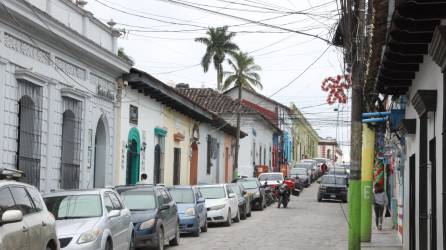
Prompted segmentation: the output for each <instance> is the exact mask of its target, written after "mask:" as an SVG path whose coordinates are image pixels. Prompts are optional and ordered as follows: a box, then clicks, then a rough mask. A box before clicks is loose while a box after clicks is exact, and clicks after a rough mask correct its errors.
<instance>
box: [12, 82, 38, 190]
mask: <svg viewBox="0 0 446 250" xmlns="http://www.w3.org/2000/svg"><path fill="white" fill-rule="evenodd" d="M42 102H43V97H42V88H41V87H40V86H37V85H34V84H32V83H30V82H27V81H21V80H19V81H18V107H19V110H18V123H17V124H18V129H17V131H18V134H17V157H16V162H17V169H18V170H21V171H23V172H25V177H24V179H23V181H24V182H26V183H28V184H31V185H33V186H36V187H37V188H39V184H40V159H41V151H40V145H41V137H42Z"/></svg>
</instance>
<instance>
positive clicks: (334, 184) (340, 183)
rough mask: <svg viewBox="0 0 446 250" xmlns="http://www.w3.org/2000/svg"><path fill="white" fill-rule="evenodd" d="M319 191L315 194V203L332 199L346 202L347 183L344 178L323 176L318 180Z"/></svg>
mask: <svg viewBox="0 0 446 250" xmlns="http://www.w3.org/2000/svg"><path fill="white" fill-rule="evenodd" d="M317 182H318V183H320V186H319V191H318V193H317V201H319V202H320V201H322V200H323V199H334V200H341V201H342V202H347V197H348V182H347V178H346V177H345V176H342V175H341V176H340V175H324V176H322V177H321V179H320V180H318V181H317Z"/></svg>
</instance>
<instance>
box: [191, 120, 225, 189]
mask: <svg viewBox="0 0 446 250" xmlns="http://www.w3.org/2000/svg"><path fill="white" fill-rule="evenodd" d="M199 128H200V144H199V145H198V174H197V175H198V178H197V179H198V184H214V183H222V182H223V180H224V133H223V132H222V131H220V130H218V129H217V128H215V127H212V126H210V125H209V124H207V123H201V124H200V126H199ZM208 135H211V136H212V137H213V138H215V139H216V140H217V143H218V144H219V145H220V146H219V150H218V153H217V157H216V158H215V159H214V158H211V163H212V167H211V171H210V174H207V172H206V170H207V136H208ZM217 177H218V178H217Z"/></svg>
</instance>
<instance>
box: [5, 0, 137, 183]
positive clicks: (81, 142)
mask: <svg viewBox="0 0 446 250" xmlns="http://www.w3.org/2000/svg"><path fill="white" fill-rule="evenodd" d="M118 36H119V32H117V31H115V30H113V29H112V28H110V27H108V26H106V25H104V24H103V23H101V22H99V21H98V20H97V19H95V18H94V17H93V15H92V14H91V13H90V12H88V11H85V10H84V9H82V8H81V7H79V6H77V5H76V4H74V3H73V2H71V1H67V0H28V1H25V0H5V1H2V3H1V4H0V141H1V144H0V161H1V166H2V167H11V168H17V169H20V170H23V171H24V172H25V173H26V179H25V181H26V182H28V183H31V184H33V185H35V186H37V187H38V188H39V189H40V190H41V191H43V192H47V191H49V190H51V189H58V188H79V187H81V188H92V187H103V186H106V185H111V184H113V180H114V176H113V175H114V171H113V169H114V161H113V157H112V156H113V152H114V144H115V143H114V140H115V136H114V131H115V125H114V124H115V119H116V117H115V102H116V100H115V99H116V98H115V95H116V92H117V80H118V78H119V77H120V76H121V75H122V74H123V73H126V72H128V70H129V69H130V64H129V63H128V62H125V61H123V60H121V59H120V58H119V57H118V56H117V37H118Z"/></svg>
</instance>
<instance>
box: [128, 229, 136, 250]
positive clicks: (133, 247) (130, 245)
mask: <svg viewBox="0 0 446 250" xmlns="http://www.w3.org/2000/svg"><path fill="white" fill-rule="evenodd" d="M134 237H135V236H134V235H133V232H132V236H131V237H130V243H129V250H134V249H135V246H134V245H133V238H134Z"/></svg>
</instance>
